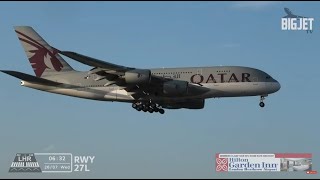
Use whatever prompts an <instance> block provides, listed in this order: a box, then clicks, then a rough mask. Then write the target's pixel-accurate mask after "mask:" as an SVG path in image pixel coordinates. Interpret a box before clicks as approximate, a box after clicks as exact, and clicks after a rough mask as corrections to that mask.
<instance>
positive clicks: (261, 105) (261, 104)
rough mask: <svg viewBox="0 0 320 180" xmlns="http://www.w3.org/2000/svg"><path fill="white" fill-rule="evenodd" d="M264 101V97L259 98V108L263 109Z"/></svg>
mask: <svg viewBox="0 0 320 180" xmlns="http://www.w3.org/2000/svg"><path fill="white" fill-rule="evenodd" d="M264 99H265V96H260V103H259V106H260V107H264V102H263V100H264Z"/></svg>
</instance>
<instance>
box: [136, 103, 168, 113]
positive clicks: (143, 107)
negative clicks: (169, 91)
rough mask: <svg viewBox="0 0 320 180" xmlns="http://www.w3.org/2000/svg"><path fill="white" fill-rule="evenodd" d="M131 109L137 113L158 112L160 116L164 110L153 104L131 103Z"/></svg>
mask: <svg viewBox="0 0 320 180" xmlns="http://www.w3.org/2000/svg"><path fill="white" fill-rule="evenodd" d="M132 108H134V109H136V110H137V111H141V110H142V111H143V112H149V113H153V112H159V113H160V114H164V110H163V109H162V108H161V106H159V105H158V104H156V103H153V102H151V101H150V102H135V103H132Z"/></svg>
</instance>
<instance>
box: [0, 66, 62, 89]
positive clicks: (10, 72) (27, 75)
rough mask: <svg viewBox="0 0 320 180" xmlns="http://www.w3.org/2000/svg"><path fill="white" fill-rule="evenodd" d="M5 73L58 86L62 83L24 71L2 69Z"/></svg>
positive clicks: (33, 81) (32, 81)
mask: <svg viewBox="0 0 320 180" xmlns="http://www.w3.org/2000/svg"><path fill="white" fill-rule="evenodd" d="M0 71H1V72H3V73H6V74H9V75H10V76H13V77H16V78H18V79H21V80H23V81H27V82H31V83H36V84H42V85H48V86H58V85H61V83H57V82H54V81H50V80H47V79H42V78H38V77H36V76H31V75H29V74H25V73H22V72H17V71H6V70H0Z"/></svg>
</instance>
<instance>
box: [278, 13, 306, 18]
mask: <svg viewBox="0 0 320 180" xmlns="http://www.w3.org/2000/svg"><path fill="white" fill-rule="evenodd" d="M283 18H297V19H299V18H308V17H304V16H298V15H294V14H290V15H286V16H283Z"/></svg>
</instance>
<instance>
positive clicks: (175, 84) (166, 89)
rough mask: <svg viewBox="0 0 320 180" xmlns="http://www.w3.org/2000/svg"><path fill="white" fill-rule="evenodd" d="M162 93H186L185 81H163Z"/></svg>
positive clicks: (186, 85)
mask: <svg viewBox="0 0 320 180" xmlns="http://www.w3.org/2000/svg"><path fill="white" fill-rule="evenodd" d="M163 93H164V94H166V95H182V94H187V93H188V82H187V81H175V80H173V81H168V82H165V83H163Z"/></svg>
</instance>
